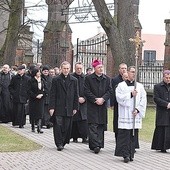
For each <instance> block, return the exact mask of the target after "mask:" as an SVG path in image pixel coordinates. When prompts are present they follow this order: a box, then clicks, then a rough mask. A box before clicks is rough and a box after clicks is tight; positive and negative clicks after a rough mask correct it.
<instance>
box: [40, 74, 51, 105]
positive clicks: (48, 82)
mask: <svg viewBox="0 0 170 170" xmlns="http://www.w3.org/2000/svg"><path fill="white" fill-rule="evenodd" d="M42 78H43V79H44V80H45V83H46V87H47V95H46V97H45V103H44V104H47V105H48V104H49V101H50V90H51V85H52V77H51V76H44V75H42Z"/></svg>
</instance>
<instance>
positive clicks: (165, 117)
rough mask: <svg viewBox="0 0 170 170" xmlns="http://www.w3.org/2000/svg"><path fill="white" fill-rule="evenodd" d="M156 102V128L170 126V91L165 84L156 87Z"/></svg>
mask: <svg viewBox="0 0 170 170" xmlns="http://www.w3.org/2000/svg"><path fill="white" fill-rule="evenodd" d="M169 88H170V86H169ZM154 101H155V103H156V126H170V109H167V105H168V103H170V90H168V86H167V85H166V84H165V83H164V82H161V83H159V84H156V85H155V86H154Z"/></svg>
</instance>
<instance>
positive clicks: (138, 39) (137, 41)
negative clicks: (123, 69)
mask: <svg viewBox="0 0 170 170" xmlns="http://www.w3.org/2000/svg"><path fill="white" fill-rule="evenodd" d="M129 41H130V42H133V43H134V44H135V80H134V89H135V90H136V84H137V83H136V82H137V74H138V57H139V48H140V47H141V46H142V45H143V43H145V41H144V40H142V39H141V37H140V35H139V31H136V35H135V37H134V38H130V39H129ZM135 108H136V96H134V109H133V111H135ZM134 135H135V115H133V136H134Z"/></svg>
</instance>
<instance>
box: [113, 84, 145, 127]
mask: <svg viewBox="0 0 170 170" xmlns="http://www.w3.org/2000/svg"><path fill="white" fill-rule="evenodd" d="M136 85H137V86H136V90H137V92H138V93H137V96H136V106H135V108H136V109H137V110H138V111H139V113H138V114H137V115H136V117H135V129H141V128H142V118H144V117H145V111H146V105H147V97H146V91H145V89H144V87H143V85H142V84H141V83H137V84H136ZM133 90H134V86H128V85H127V84H126V82H125V81H123V82H121V83H119V84H118V86H117V88H116V99H117V102H118V128H119V129H133V114H132V112H133V111H134V97H131V92H132V91H133Z"/></svg>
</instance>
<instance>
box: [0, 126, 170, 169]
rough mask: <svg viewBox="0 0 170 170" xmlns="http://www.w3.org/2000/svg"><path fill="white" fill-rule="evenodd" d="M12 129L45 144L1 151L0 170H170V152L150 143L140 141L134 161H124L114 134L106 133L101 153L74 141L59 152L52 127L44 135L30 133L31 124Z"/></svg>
mask: <svg viewBox="0 0 170 170" xmlns="http://www.w3.org/2000/svg"><path fill="white" fill-rule="evenodd" d="M4 126H7V127H8V128H10V129H12V130H13V131H15V132H17V133H19V134H21V135H23V136H25V137H27V138H29V139H31V140H33V141H35V142H37V143H39V144H41V145H43V148H42V149H40V150H36V151H32V152H19V153H18V152H8V153H0V170H111V169H112V170H113V169H115V170H135V169H136V170H139V169H140V170H141V169H142V170H152V169H153V170H162V169H164V170H169V169H170V152H168V153H161V152H156V151H151V149H150V143H145V142H142V141H141V142H140V149H139V150H137V152H136V154H135V159H134V161H133V162H129V163H127V164H126V163H124V162H123V159H122V158H121V157H115V156H114V155H113V154H114V148H115V141H114V134H113V133H112V132H105V148H104V149H102V150H101V152H100V153H99V154H94V153H93V152H92V151H90V150H89V148H88V145H86V144H83V143H81V141H79V142H78V143H73V142H71V143H70V144H69V145H66V146H65V149H64V150H63V151H57V149H56V147H55V144H54V141H53V134H52V129H43V130H44V133H43V134H38V133H33V132H31V130H30V129H31V128H30V125H29V124H28V125H26V126H25V128H24V129H19V128H13V127H12V126H11V124H6V125H4Z"/></svg>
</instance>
